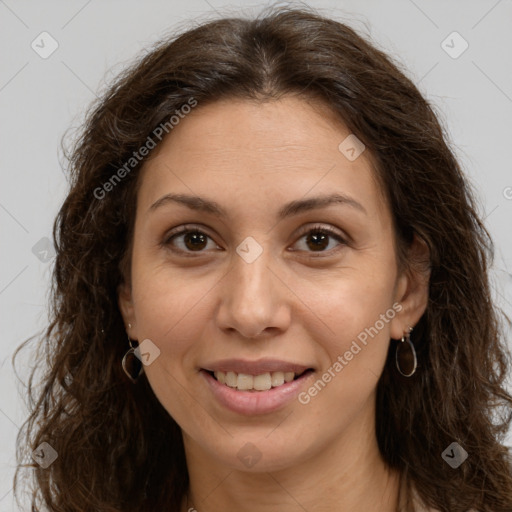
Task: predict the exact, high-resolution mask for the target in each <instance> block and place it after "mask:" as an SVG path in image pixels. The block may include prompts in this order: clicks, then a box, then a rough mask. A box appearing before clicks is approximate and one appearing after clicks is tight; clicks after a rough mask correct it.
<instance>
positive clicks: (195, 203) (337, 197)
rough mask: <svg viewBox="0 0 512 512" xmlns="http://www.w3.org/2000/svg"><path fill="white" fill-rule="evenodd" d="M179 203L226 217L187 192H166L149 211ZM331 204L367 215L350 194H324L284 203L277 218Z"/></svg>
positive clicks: (213, 204)
mask: <svg viewBox="0 0 512 512" xmlns="http://www.w3.org/2000/svg"><path fill="white" fill-rule="evenodd" d="M170 203H174V204H181V205H184V206H186V207H188V208H190V209H191V210H196V211H200V212H205V213H211V214H213V215H216V216H218V217H221V218H224V219H225V218H227V217H228V213H227V212H226V210H225V209H224V208H222V207H221V206H220V205H219V204H218V203H216V202H215V201H212V200H210V199H206V198H204V197H199V196H191V195H187V194H166V195H165V196H162V197H161V198H160V199H158V200H157V201H155V202H154V203H153V204H152V205H151V206H150V207H149V210H148V211H149V212H153V211H155V210H157V209H158V208H160V207H162V206H164V205H167V204H170ZM331 204H342V205H347V206H351V207H353V208H354V209H356V210H359V211H361V212H363V213H364V214H366V215H368V212H367V211H366V209H365V207H364V206H363V205H362V204H361V203H359V202H357V201H356V200H355V199H353V198H352V197H350V196H347V195H344V194H331V195H324V196H316V197H311V198H309V199H298V200H295V201H291V202H289V203H287V204H285V205H284V206H283V207H282V208H281V209H280V210H279V212H278V213H277V217H278V219H280V220H282V219H285V218H287V217H291V216H293V215H298V214H300V213H303V212H307V211H310V210H316V209H319V208H325V207H327V206H330V205H331Z"/></svg>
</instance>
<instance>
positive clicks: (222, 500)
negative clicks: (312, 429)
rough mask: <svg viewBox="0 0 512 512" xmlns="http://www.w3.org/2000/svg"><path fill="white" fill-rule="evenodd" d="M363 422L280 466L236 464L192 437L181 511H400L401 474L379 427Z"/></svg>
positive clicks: (188, 452)
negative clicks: (243, 467) (384, 450)
mask: <svg viewBox="0 0 512 512" xmlns="http://www.w3.org/2000/svg"><path fill="white" fill-rule="evenodd" d="M366 424H368V423H366ZM370 424H371V423H370ZM358 426H359V425H354V432H352V433H350V432H347V433H346V434H347V435H346V436H343V437H342V438H339V439H337V440H336V442H334V443H329V444H328V445H326V446H325V447H323V449H322V450H321V451H319V452H316V453H315V454H313V455H311V456H307V455H306V456H302V458H301V459H300V461H298V462H297V463H296V464H294V465H293V466H291V467H287V468H285V469H280V470H277V471H273V470H272V469H271V468H260V471H258V472H255V471H251V470H249V471H240V470H238V469H233V468H232V467H229V466H227V465H223V464H222V463H221V462H220V461H219V459H218V458H215V457H212V456H211V454H208V453H205V452H204V451H203V450H201V449H200V448H199V447H197V446H196V445H194V444H192V445H191V443H192V441H191V440H190V439H187V441H186V442H185V446H186V448H185V449H186V454H187V466H188V470H189V478H190V488H189V496H187V497H185V498H184V500H183V503H182V509H181V510H182V512H189V511H190V512H195V511H197V512H219V511H224V510H244V511H245V512H259V511H261V510H270V511H279V512H296V511H297V510H315V511H318V512H323V511H325V512H327V511H330V512H333V511H345V510H346V511H349V510H350V511H354V510H379V511H380V512H395V511H396V510H397V507H398V497H399V487H400V476H399V474H398V473H397V472H396V471H393V470H391V469H390V468H389V467H387V465H386V464H385V463H384V461H383V460H382V458H381V456H380V452H379V450H378V446H377V442H376V437H375V432H374V430H373V429H371V430H369V431H368V432H362V431H361V429H360V428H359V429H358V428H357V427H358ZM187 499H188V503H187Z"/></svg>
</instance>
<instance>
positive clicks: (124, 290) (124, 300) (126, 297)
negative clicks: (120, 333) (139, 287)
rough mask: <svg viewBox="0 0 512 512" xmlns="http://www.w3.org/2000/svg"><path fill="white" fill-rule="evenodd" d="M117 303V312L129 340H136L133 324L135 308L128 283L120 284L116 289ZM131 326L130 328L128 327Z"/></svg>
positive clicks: (134, 324) (134, 325)
mask: <svg viewBox="0 0 512 512" xmlns="http://www.w3.org/2000/svg"><path fill="white" fill-rule="evenodd" d="M117 303H118V305H119V310H120V311H121V315H122V317H123V320H124V325H125V329H126V332H127V333H128V336H129V337H130V338H131V339H137V335H136V328H135V327H136V323H135V308H134V306H133V300H132V290H131V285H130V284H129V283H126V282H124V283H122V284H120V285H119V287H118V289H117ZM129 325H131V327H129Z"/></svg>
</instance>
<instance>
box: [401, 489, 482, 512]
mask: <svg viewBox="0 0 512 512" xmlns="http://www.w3.org/2000/svg"><path fill="white" fill-rule="evenodd" d="M411 499H412V508H411V509H410V512H441V511H440V510H439V509H438V508H431V507H428V506H426V505H425V503H424V502H423V500H422V499H421V498H420V496H419V494H418V493H417V491H416V489H415V488H414V487H412V489H411ZM400 512H402V509H400ZM403 512H409V509H407V508H404V509H403ZM467 512H478V511H477V510H476V509H474V508H472V509H470V510H468V511H467Z"/></svg>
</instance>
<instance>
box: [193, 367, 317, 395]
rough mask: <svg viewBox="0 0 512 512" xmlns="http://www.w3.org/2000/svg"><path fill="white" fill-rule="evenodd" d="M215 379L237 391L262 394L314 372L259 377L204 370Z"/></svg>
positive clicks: (272, 374) (284, 373) (308, 370)
mask: <svg viewBox="0 0 512 512" xmlns="http://www.w3.org/2000/svg"><path fill="white" fill-rule="evenodd" d="M203 371H204V372H206V373H208V374H209V375H210V376H211V377H212V378H213V379H215V380H216V381H217V382H219V383H220V384H223V385H224V386H226V387H228V388H231V389H235V390H237V391H248V392H254V393H258V392H262V391H269V390H270V389H274V388H279V387H281V386H283V385H285V384H287V383H290V382H292V381H297V380H299V379H302V378H305V377H307V376H308V375H309V374H310V373H312V372H313V371H314V370H313V368H307V369H305V370H302V371H300V372H281V371H276V372H266V373H262V374H259V375H250V374H247V373H236V372H224V371H211V370H206V369H204V368H203Z"/></svg>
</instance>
